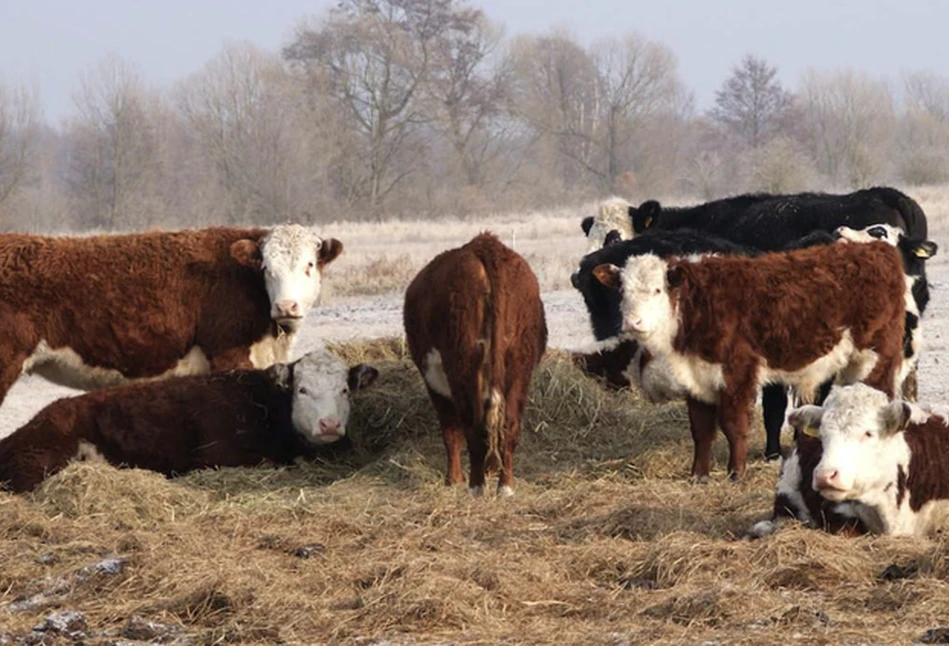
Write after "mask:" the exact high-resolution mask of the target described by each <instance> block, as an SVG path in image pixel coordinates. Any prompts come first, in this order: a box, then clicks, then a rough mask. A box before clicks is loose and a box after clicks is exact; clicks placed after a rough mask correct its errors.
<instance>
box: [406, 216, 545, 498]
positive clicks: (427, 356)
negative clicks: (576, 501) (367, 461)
mask: <svg viewBox="0 0 949 646" xmlns="http://www.w3.org/2000/svg"><path fill="white" fill-rule="evenodd" d="M404 322H405V334H406V340H407V342H408V346H409V350H410V352H411V354H412V359H413V361H414V362H415V365H416V366H418V369H419V372H420V373H421V374H422V378H423V379H424V380H425V386H426V388H427V389H428V394H429V396H430V397H431V400H432V405H433V406H434V407H435V412H436V414H437V416H438V421H439V424H440V425H441V430H442V438H443V440H444V442H445V450H446V452H447V454H448V473H447V476H446V479H445V480H446V484H449V485H452V484H459V483H462V482H464V476H463V475H462V470H461V447H462V442H466V443H467V446H468V456H469V459H470V461H471V470H470V477H469V480H468V486H469V487H470V490H471V492H472V493H473V494H475V495H480V494H481V493H482V492H483V491H484V483H485V471H486V470H487V471H493V470H496V469H497V468H499V467H500V471H501V474H500V479H499V481H498V494H499V495H510V494H512V493H513V492H514V449H515V447H516V446H517V438H518V435H519V433H520V426H521V417H522V415H523V412H524V407H525V405H526V403H527V391H528V387H529V386H530V381H531V376H532V374H533V371H534V368H535V366H536V365H537V363H538V362H539V361H540V358H541V355H543V353H544V350H545V349H546V346H547V324H546V322H545V319H544V306H543V303H542V302H541V300H540V288H539V287H538V284H537V277H536V276H535V275H534V273H533V272H532V271H531V269H530V267H529V266H528V264H527V262H525V261H524V259H523V258H522V257H521V256H519V255H518V254H516V253H515V252H514V251H512V250H510V249H508V248H507V247H505V246H504V245H503V244H501V242H500V241H499V240H498V239H497V238H496V237H495V236H494V235H492V234H489V233H482V234H480V235H478V236H477V237H475V238H474V239H473V240H471V241H470V242H469V243H467V244H466V245H464V246H462V247H460V248H458V249H452V250H449V251H446V252H444V253H441V254H439V255H438V256H436V257H435V258H434V259H433V260H432V261H431V262H430V263H429V264H428V265H426V266H425V267H424V268H423V269H422V270H421V271H420V272H419V274H418V275H417V276H416V277H415V279H414V280H413V281H412V283H411V284H410V285H409V287H408V290H406V293H405V309H404Z"/></svg>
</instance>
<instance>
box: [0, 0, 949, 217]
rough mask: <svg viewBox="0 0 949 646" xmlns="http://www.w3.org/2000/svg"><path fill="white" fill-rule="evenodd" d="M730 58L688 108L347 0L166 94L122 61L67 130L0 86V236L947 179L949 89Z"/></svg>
mask: <svg viewBox="0 0 949 646" xmlns="http://www.w3.org/2000/svg"><path fill="white" fill-rule="evenodd" d="M776 72H777V70H776V69H775V68H774V67H772V66H771V65H769V64H768V63H767V62H766V61H764V60H761V59H759V58H757V57H754V56H747V57H745V58H744V59H743V60H741V61H739V62H737V64H736V66H735V68H734V69H733V70H732V72H731V74H730V76H729V77H728V78H726V79H725V80H724V81H723V84H722V86H721V89H720V90H719V91H718V92H717V94H716V100H715V104H714V106H713V107H712V108H711V109H710V110H708V111H706V112H700V111H698V110H697V109H696V107H695V102H694V99H693V94H692V92H691V90H690V89H689V88H688V87H687V86H686V85H685V83H684V82H683V81H682V79H681V78H680V75H679V72H678V69H677V63H676V57H675V54H674V53H673V52H672V51H670V50H669V49H668V48H667V47H666V46H664V45H663V44H661V43H658V42H655V41H652V40H650V39H649V38H648V37H646V36H644V35H640V34H635V33H629V34H627V35H625V36H622V37H617V38H610V39H605V40H602V41H599V42H596V43H593V44H592V45H590V46H589V47H585V46H583V45H582V44H580V43H579V42H578V41H577V40H576V39H575V38H574V37H572V36H571V35H570V34H568V33H565V32H561V31H552V32H548V33H545V34H541V35H513V36H510V37H506V36H505V35H504V31H503V27H502V26H501V25H499V24H497V23H495V22H493V21H492V20H491V19H490V18H489V17H488V16H486V15H484V13H483V12H481V11H480V10H478V9H477V8H475V7H473V6H471V5H468V4H466V3H464V2H461V1H460V0H343V1H342V2H341V3H340V4H339V5H338V6H337V7H336V8H334V9H332V10H330V11H329V12H327V13H326V14H324V15H323V16H321V17H319V18H316V19H313V20H310V21H306V22H302V23H301V24H300V25H299V26H298V28H297V30H296V33H295V35H294V36H293V38H292V39H291V41H290V42H288V43H286V45H285V47H284V48H283V49H282V50H281V51H279V52H268V51H262V50H260V49H259V48H257V47H255V46H254V45H252V44H250V43H232V44H228V45H226V46H225V47H224V48H223V50H222V51H221V52H220V53H219V54H218V55H217V56H215V57H214V58H213V59H212V60H210V61H208V62H207V63H206V64H205V65H204V66H203V67H202V68H201V69H200V70H199V71H198V72H196V73H195V74H193V75H191V76H189V77H187V78H184V79H181V80H180V81H179V82H177V83H175V84H174V85H173V86H171V87H166V88H161V89H155V88H152V87H149V86H148V85H147V84H146V83H145V82H144V81H143V79H142V78H141V76H140V75H139V74H138V72H137V71H136V70H135V68H134V67H132V66H131V65H129V64H128V63H127V62H125V61H122V60H120V59H118V58H115V57H110V58H108V59H106V60H104V61H102V62H101V63H100V64H99V65H98V66H96V67H95V68H94V69H91V70H88V71H87V72H86V73H84V74H83V75H82V76H81V78H79V79H77V86H76V90H75V92H74V103H75V109H74V111H73V113H72V116H71V117H70V118H69V119H67V120H66V121H64V122H63V123H62V124H61V125H60V126H59V127H52V126H50V125H49V124H47V123H46V122H45V121H44V118H43V116H42V108H41V101H40V97H39V96H38V95H37V93H36V92H35V91H32V90H30V89H28V88H21V87H14V86H11V85H7V86H0V228H2V229H3V230H21V231H50V230H58V231H63V230H85V229H107V230H119V229H142V228H147V227H151V226H162V227H184V226H200V225H206V224H211V223H232V222H233V223H238V222H240V223H246V222H257V223H261V224H266V223H273V222H279V221H285V220H297V221H313V222H321V221H329V220H334V219H382V218H389V217H412V218H435V217H438V216H441V215H446V214H452V215H462V216H464V215H467V214H477V213H482V212H486V211H489V210H520V209H527V208H530V209H533V208H545V207H549V206H553V205H563V204H570V203H576V202H579V201H581V200H586V199H590V198H595V197H601V196H606V195H608V194H618V195H622V196H625V197H627V198H630V199H633V200H639V199H645V198H647V197H654V196H670V195H676V196H691V197H695V198H713V197H717V196H722V195H725V194H729V193H734V192H739V191H747V190H767V191H794V190H802V189H805V188H836V189H843V188H852V187H860V186H867V185H870V184H874V183H881V182H895V183H899V184H923V183H939V182H944V181H947V180H949V79H947V78H944V77H941V76H938V75H935V74H931V73H926V72H918V73H908V74H906V75H905V76H904V77H903V78H901V79H899V80H898V81H894V82H890V83H888V82H886V81H884V80H880V79H877V78H874V77H873V76H872V75H869V74H867V73H865V72H861V71H856V70H850V69H848V70H835V71H818V70H810V71H808V72H806V73H805V74H804V75H803V76H802V78H801V79H800V82H799V84H798V86H797V88H796V89H795V90H792V89H790V88H785V87H783V86H782V84H781V83H780V82H779V81H778V79H777V75H776Z"/></svg>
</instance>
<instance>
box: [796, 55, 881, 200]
mask: <svg viewBox="0 0 949 646" xmlns="http://www.w3.org/2000/svg"><path fill="white" fill-rule="evenodd" d="M799 97H800V103H801V110H802V113H803V120H804V130H805V137H806V142H807V145H808V147H809V152H810V154H811V157H813V158H814V159H815V161H816V162H817V167H818V170H819V171H820V172H821V173H823V174H824V175H825V176H826V177H828V178H829V179H830V180H832V181H834V182H844V183H847V184H848V185H850V186H852V187H858V186H867V185H869V184H871V183H873V182H874V181H876V180H877V179H878V178H879V177H880V176H881V175H882V173H883V172H884V170H885V169H886V163H887V160H888V159H889V157H890V154H891V148H892V138H893V133H894V130H895V121H896V115H895V110H894V106H893V99H892V96H891V95H890V91H889V89H888V88H887V86H886V84H885V83H883V82H882V81H877V80H875V79H873V78H870V77H869V76H867V75H865V74H861V73H858V72H855V71H853V70H849V69H848V70H843V71H835V72H829V73H821V72H817V71H814V70H808V71H807V72H805V74H804V76H803V78H802V81H801V89H800V92H799Z"/></svg>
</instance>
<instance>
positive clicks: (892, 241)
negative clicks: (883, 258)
mask: <svg viewBox="0 0 949 646" xmlns="http://www.w3.org/2000/svg"><path fill="white" fill-rule="evenodd" d="M834 234H835V235H836V237H837V238H838V240H842V241H844V242H864V243H865V242H885V243H887V244H888V245H890V246H892V247H897V248H898V249H899V250H900V253H901V254H902V255H903V260H904V263H905V264H906V266H907V267H910V266H911V263H912V262H915V261H918V260H928V259H930V258H932V257H933V256H935V255H936V252H937V251H938V250H939V246H938V245H937V244H936V243H935V242H933V241H932V240H912V239H910V238H907V237H906V236H905V235H904V234H903V230H902V229H900V228H899V227H894V226H893V225H890V224H873V225H871V226H868V227H866V228H864V229H851V228H850V227H837V230H836V231H834Z"/></svg>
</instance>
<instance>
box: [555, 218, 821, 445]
mask: <svg viewBox="0 0 949 646" xmlns="http://www.w3.org/2000/svg"><path fill="white" fill-rule="evenodd" d="M834 241H835V238H834V236H833V235H831V234H830V233H825V232H823V231H815V232H812V233H811V234H809V235H808V236H806V237H805V238H802V239H801V240H797V241H795V242H794V243H792V244H791V245H790V248H804V247H807V246H811V245H816V244H832V243H833V242H834ZM649 253H652V254H656V255H658V256H662V257H672V256H688V255H690V254H696V253H716V254H733V255H743V256H756V255H760V252H759V251H758V250H757V249H753V248H750V247H745V246H742V245H739V244H736V243H733V242H730V241H728V240H724V239H721V238H718V237H716V236H714V235H710V234H708V233H704V232H701V231H694V230H692V229H678V230H672V231H663V230H650V231H647V232H645V233H643V234H642V235H639V236H637V237H636V238H634V239H632V240H627V241H623V242H620V243H616V244H611V245H608V246H607V247H604V248H603V249H601V250H599V251H595V252H593V253H591V254H588V255H587V256H585V257H584V258H583V260H581V262H580V268H579V269H578V270H577V271H576V272H575V273H574V274H573V275H572V276H571V282H572V284H573V286H574V287H575V288H576V289H577V290H578V291H579V292H580V293H581V295H582V296H583V299H584V302H585V303H586V306H587V310H588V312H589V314H590V322H591V324H592V328H593V335H594V337H595V338H596V339H597V341H598V347H597V351H595V352H590V353H575V354H574V355H573V358H574V361H575V362H576V363H577V364H578V365H580V367H581V368H582V369H583V370H585V371H586V372H588V373H589V374H592V375H594V376H597V377H602V378H603V379H604V381H605V382H606V384H607V386H608V387H610V388H613V389H620V388H624V387H628V386H629V384H630V380H629V376H628V375H629V373H630V372H631V373H633V374H634V375H635V376H636V378H635V379H634V381H635V382H636V383H637V384H638V385H639V387H640V389H641V391H642V392H643V393H644V394H645V395H646V397H647V398H648V399H650V400H651V401H664V400H668V399H679V398H683V397H685V398H686V400H687V402H688V403H689V408H690V410H695V411H696V412H698V408H699V407H700V406H701V405H700V403H699V402H693V401H690V398H689V397H688V393H687V391H686V389H684V388H683V387H681V386H677V385H676V384H675V382H674V380H671V379H670V378H669V375H668V372H667V369H666V368H667V366H666V364H665V362H663V361H653V359H652V357H650V355H649V354H648V353H642V352H640V351H639V348H638V345H637V343H636V341H635V340H632V339H630V338H626V337H625V336H624V334H623V332H622V322H623V317H622V314H621V312H620V300H621V296H620V293H619V292H618V291H617V290H615V289H612V288H610V287H608V286H606V285H604V284H602V283H601V282H600V281H599V280H597V278H596V277H595V276H594V273H593V270H594V269H595V268H596V267H598V266H599V265H601V264H603V263H611V264H614V265H617V266H620V267H622V266H624V265H625V264H626V262H627V260H628V259H629V258H631V257H633V256H641V255H643V254H649ZM786 408H787V392H786V387H785V386H784V385H782V384H767V385H765V386H764V388H763V391H762V409H763V414H764V426H765V435H766V438H767V442H766V447H765V457H766V458H768V459H777V458H779V457H780V455H781V427H782V425H783V424H784V414H785V410H786ZM703 412H704V411H703ZM713 423H714V422H713ZM696 432H699V431H696ZM712 433H714V429H713V431H712Z"/></svg>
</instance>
